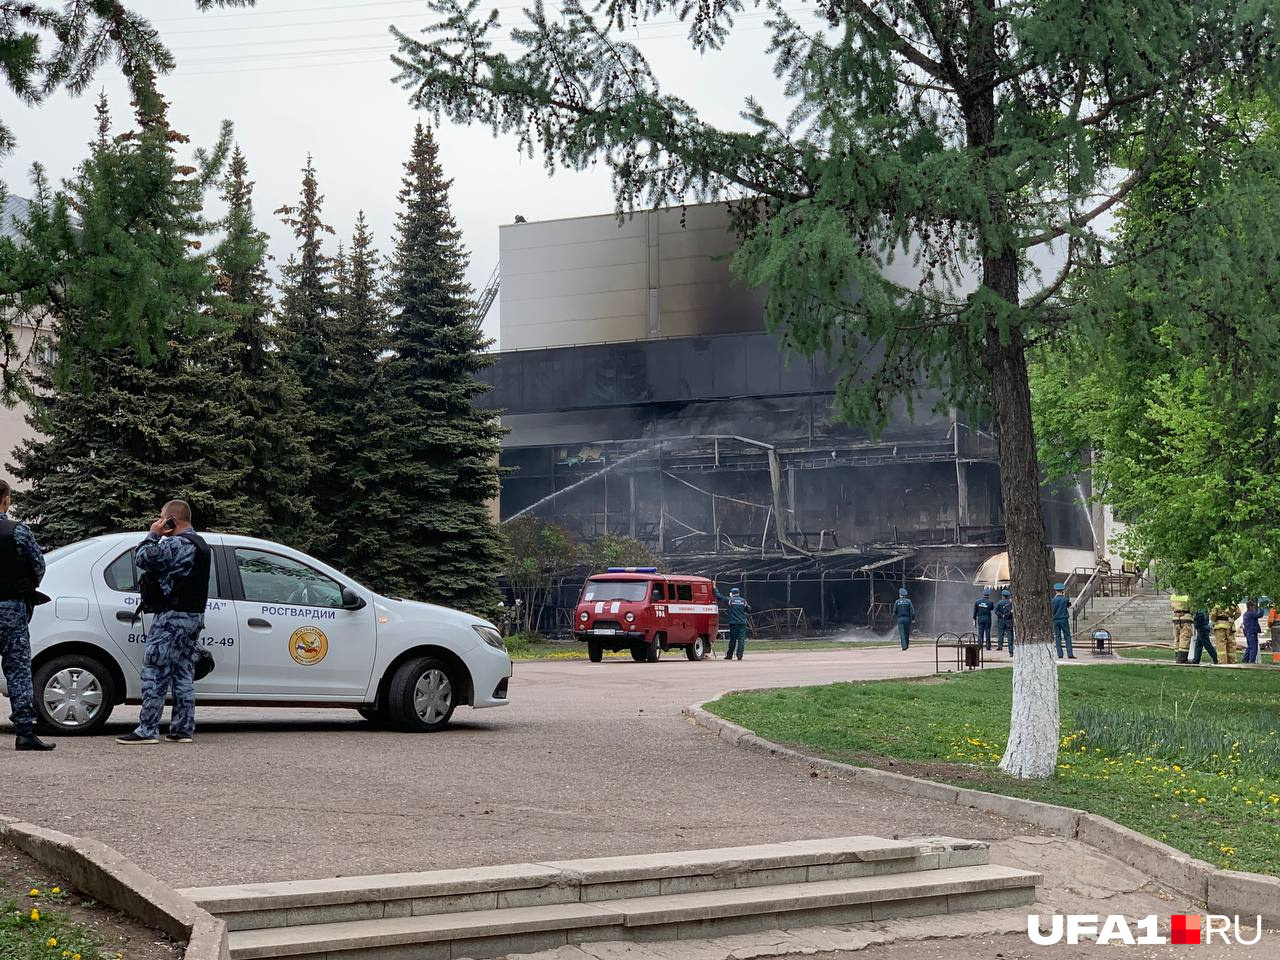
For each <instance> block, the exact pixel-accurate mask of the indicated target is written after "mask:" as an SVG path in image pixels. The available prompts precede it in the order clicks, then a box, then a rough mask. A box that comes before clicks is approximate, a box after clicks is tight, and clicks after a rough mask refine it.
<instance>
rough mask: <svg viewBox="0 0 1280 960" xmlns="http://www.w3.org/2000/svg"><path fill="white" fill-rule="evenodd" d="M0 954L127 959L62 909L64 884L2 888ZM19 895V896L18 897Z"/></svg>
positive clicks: (24, 959)
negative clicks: (20, 888) (104, 943)
mask: <svg viewBox="0 0 1280 960" xmlns="http://www.w3.org/2000/svg"><path fill="white" fill-rule="evenodd" d="M0 892H2V893H3V894H4V896H3V897H0V957H3V958H4V960H127V958H126V957H125V954H124V953H123V951H119V952H118V951H115V950H114V949H110V948H107V947H103V946H101V945H100V944H99V943H97V942H96V941H95V939H94V938H93V936H92V935H91V934H90V933H89V932H88V931H87V930H85V929H84V927H82V926H80V925H79V924H77V923H75V922H73V921H72V920H70V919H69V918H68V917H67V916H66V915H65V914H63V913H62V912H61V911H59V910H58V908H57V905H58V904H61V903H64V902H66V900H67V895H66V893H64V892H63V890H62V888H61V887H53V888H51V889H39V888H36V887H32V888H30V889H29V890H27V891H24V893H25V895H23V896H18V891H16V890H10V889H5V888H3V887H0ZM15 897H16V899H15Z"/></svg>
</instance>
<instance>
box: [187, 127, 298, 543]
mask: <svg viewBox="0 0 1280 960" xmlns="http://www.w3.org/2000/svg"><path fill="white" fill-rule="evenodd" d="M222 199H223V201H224V202H225V203H226V204H227V215H226V217H225V218H224V219H223V221H222V227H223V231H224V234H223V238H222V240H221V242H220V243H219V244H218V245H217V247H215V249H214V251H213V256H212V265H213V268H214V299H213V304H212V306H213V310H214V313H215V315H216V316H217V317H218V318H219V319H221V320H222V321H223V322H224V323H225V324H226V326H227V327H228V328H229V337H230V347H231V349H230V350H229V351H228V353H227V369H226V371H225V378H226V379H225V385H226V390H225V395H226V398H227V402H228V403H230V404H231V405H233V406H234V407H235V408H236V410H237V411H238V412H239V413H240V414H241V415H242V416H243V417H244V418H245V419H246V420H247V422H249V423H251V424H252V425H253V428H252V430H251V431H250V432H249V434H248V436H247V437H246V440H247V442H248V445H249V453H248V458H249V471H248V474H247V475H246V477H245V479H244V481H243V485H242V486H243V490H244V494H245V496H246V497H247V498H248V499H249V501H250V502H252V503H255V504H259V505H261V507H262V510H263V526H262V528H261V529H260V530H258V531H255V532H256V533H258V534H259V535H261V536H264V537H269V538H270V539H273V540H279V541H281V542H284V543H298V542H299V538H300V536H304V535H306V533H307V532H309V531H310V530H311V529H312V526H313V524H314V519H315V511H314V509H313V508H312V504H311V488H310V479H311V471H312V463H311V453H310V450H309V449H308V447H307V441H306V436H307V431H306V430H305V429H304V423H305V419H304V418H305V415H306V407H305V403H304V398H303V392H302V387H301V385H300V384H299V382H298V379H297V376H296V374H295V373H294V371H293V370H292V368H290V367H288V366H287V365H286V364H285V363H284V362H283V360H282V359H281V356H280V352H279V350H277V349H276V346H275V335H276V330H275V326H274V322H273V320H272V316H271V311H272V306H273V305H272V300H271V280H270V277H269V275H268V273H267V259H268V255H267V234H266V233H265V232H264V231H262V230H260V229H258V227H257V225H256V224H255V223H254V216H253V182H252V181H251V180H250V179H249V165H248V162H247V161H246V160H245V157H244V154H242V153H241V152H240V148H239V147H236V149H235V151H234V152H233V153H232V155H231V162H230V165H229V166H228V168H227V176H226V178H225V180H224V181H223V184H222Z"/></svg>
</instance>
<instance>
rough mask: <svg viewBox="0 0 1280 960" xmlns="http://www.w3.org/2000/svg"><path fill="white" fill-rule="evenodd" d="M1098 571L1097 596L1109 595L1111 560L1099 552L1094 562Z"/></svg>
mask: <svg viewBox="0 0 1280 960" xmlns="http://www.w3.org/2000/svg"><path fill="white" fill-rule="evenodd" d="M1096 567H1097V573H1098V596H1100V597H1109V596H1111V561H1110V560H1108V559H1107V558H1106V557H1104V556H1102V555H1101V554H1099V555H1098V562H1097V564H1096Z"/></svg>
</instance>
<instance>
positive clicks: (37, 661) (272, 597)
mask: <svg viewBox="0 0 1280 960" xmlns="http://www.w3.org/2000/svg"><path fill="white" fill-rule="evenodd" d="M202 536H203V537H204V539H205V541H206V542H207V543H208V544H209V547H210V548H211V549H212V551H213V564H212V566H211V569H210V572H209V603H208V605H207V607H206V609H205V615H204V631H203V633H202V634H201V637H200V643H201V644H202V645H203V647H204V648H205V649H206V650H208V651H209V652H210V653H212V654H213V658H214V662H215V666H214V669H213V671H212V672H211V673H209V674H208V676H206V677H204V678H203V679H201V680H198V681H197V682H196V705H197V708H198V707H199V706H200V705H209V704H221V705H254V704H258V705H270V706H273V707H279V706H300V707H330V706H344V707H353V708H355V709H356V710H358V711H360V713H361V715H363V716H364V717H365V718H366V719H367V720H370V721H371V722H374V723H385V724H388V725H391V726H395V727H398V728H400V729H403V730H423V731H425V730H438V729H440V728H442V727H444V726H445V725H446V724H447V723H448V722H449V719H450V717H451V716H452V715H453V711H454V708H455V707H457V706H458V705H459V704H469V705H470V706H472V707H499V706H505V705H506V704H507V702H508V700H507V684H508V681H509V679H510V677H511V658H510V657H509V656H508V655H507V651H506V647H505V646H504V645H503V642H502V637H501V636H500V635H499V633H498V631H497V630H495V629H494V627H493V625H492V624H490V623H487V622H485V621H484V620H480V619H478V618H476V617H473V616H470V615H469V614H465V613H460V612H459V611H457V610H450V609H448V608H446V607H437V606H432V605H430V604H426V603H415V602H412V601H408V600H397V599H393V598H390V597H383V596H379V595H378V594H376V593H373V592H372V591H370V590H368V589H366V588H365V587H362V586H361V585H360V584H358V583H356V582H355V581H354V580H351V579H350V578H348V577H345V576H343V575H342V574H341V573H340V572H338V571H337V570H335V569H333V568H332V567H329V566H327V565H326V564H323V563H321V562H320V561H318V560H315V559H313V558H311V557H309V556H307V555H306V554H303V553H299V552H298V551H297V550H293V549H290V548H289V547H286V546H282V545H280V544H278V543H270V542H268V541H265V540H256V539H253V538H251V537H240V536H232V535H229V534H216V533H205V534H202ZM141 540H142V535H141V534H137V533H119V534H111V535H108V536H102V537H94V538H92V539H90V540H83V541H81V542H79V543H74V544H71V545H69V546H66V547H60V548H59V549H57V550H53V551H51V552H50V553H49V554H48V555H47V556H46V557H45V560H46V562H47V564H48V572H47V573H46V574H45V578H44V582H43V583H42V584H41V585H40V589H41V590H42V591H43V592H44V593H46V594H48V595H49V596H50V597H52V598H53V599H52V602H50V603H46V604H43V605H41V606H39V607H37V608H36V612H35V616H34V617H33V618H32V620H31V654H32V670H33V679H34V686H35V700H36V711H37V713H38V714H39V719H40V725H41V726H42V727H43V728H45V729H48V730H49V731H51V732H53V733H56V734H62V735H66V734H78V733H92V732H94V731H96V730H98V729H100V728H101V727H102V725H103V724H104V723H106V721H107V718H108V717H109V716H110V715H111V711H112V710H113V709H114V708H115V706H116V704H119V703H140V702H141V696H142V691H141V671H142V655H143V650H144V646H145V643H146V634H145V633H144V629H145V626H146V625H148V624H149V623H150V622H151V619H152V618H151V616H150V615H144V616H135V614H136V613H137V609H138V602H139V597H138V570H137V567H136V565H135V564H134V562H133V551H134V548H135V547H137V545H138V544H139V543H140V542H141ZM4 692H5V693H6V694H7V693H8V691H7V690H4Z"/></svg>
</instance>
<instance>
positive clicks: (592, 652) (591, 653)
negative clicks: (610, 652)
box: [587, 640, 604, 663]
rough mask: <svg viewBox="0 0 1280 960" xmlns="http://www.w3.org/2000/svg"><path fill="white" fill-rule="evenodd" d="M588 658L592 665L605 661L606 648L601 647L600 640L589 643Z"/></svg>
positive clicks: (589, 641)
mask: <svg viewBox="0 0 1280 960" xmlns="http://www.w3.org/2000/svg"><path fill="white" fill-rule="evenodd" d="M587 657H588V658H589V659H590V660H591V662H592V663H599V662H600V661H601V660H603V659H604V647H602V646H600V641H599V640H588V641H587Z"/></svg>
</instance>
